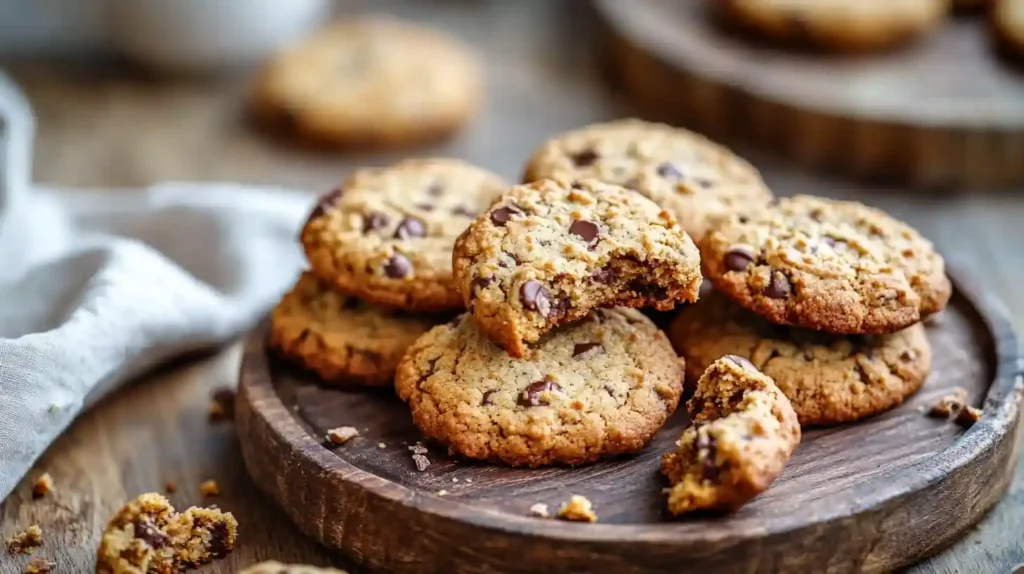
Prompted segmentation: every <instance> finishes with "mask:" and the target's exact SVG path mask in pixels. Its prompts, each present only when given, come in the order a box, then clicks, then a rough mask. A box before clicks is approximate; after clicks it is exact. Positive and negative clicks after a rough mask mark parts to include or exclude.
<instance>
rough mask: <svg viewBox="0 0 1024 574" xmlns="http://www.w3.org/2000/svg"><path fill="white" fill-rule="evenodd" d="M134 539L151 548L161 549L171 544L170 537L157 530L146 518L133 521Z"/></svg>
mask: <svg viewBox="0 0 1024 574" xmlns="http://www.w3.org/2000/svg"><path fill="white" fill-rule="evenodd" d="M135 538H138V539H139V540H141V541H143V542H145V543H146V544H148V545H150V546H152V547H153V548H163V547H165V546H167V545H168V544H170V543H171V537H170V536H168V535H167V533H165V532H163V531H161V530H160V529H159V528H157V526H156V524H154V523H153V521H152V520H151V519H150V518H149V517H147V516H143V517H142V518H139V519H138V520H136V521H135Z"/></svg>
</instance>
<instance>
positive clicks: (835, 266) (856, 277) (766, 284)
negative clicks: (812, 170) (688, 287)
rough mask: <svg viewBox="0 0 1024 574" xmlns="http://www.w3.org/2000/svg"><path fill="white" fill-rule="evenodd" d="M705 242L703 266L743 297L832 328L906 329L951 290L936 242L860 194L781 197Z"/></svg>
mask: <svg viewBox="0 0 1024 574" xmlns="http://www.w3.org/2000/svg"><path fill="white" fill-rule="evenodd" d="M700 249H701V260H702V262H703V265H704V271H705V275H706V276H707V277H708V279H710V281H711V282H712V284H714V286H715V288H716V289H718V290H720V291H722V292H723V293H725V294H726V295H728V296H729V297H730V298H731V299H732V300H734V301H736V302H737V303H739V304H740V305H741V306H743V307H746V308H747V309H750V310H751V311H754V312H755V313H757V314H759V315H761V316H763V317H765V318H767V319H768V320H770V321H772V322H773V323H779V324H786V325H793V326H798V327H805V328H808V329H815V330H819V331H827V332H830V333H848V334H869V333H873V334H877V333H891V332H894V331H898V330H900V329H903V328H905V327H907V326H909V325H911V324H913V323H916V322H918V321H920V320H921V319H922V318H924V317H926V316H928V315H930V314H932V313H937V312H939V311H941V310H942V309H943V308H944V307H945V306H946V303H947V302H948V301H949V297H950V294H951V293H952V287H951V285H950V282H949V279H948V278H947V277H946V273H945V264H944V262H943V260H942V257H941V256H939V254H938V253H937V252H936V251H935V248H934V247H933V246H932V244H931V242H929V241H928V240H927V239H925V238H923V237H921V235H920V234H919V233H918V232H917V231H915V230H914V229H913V228H911V227H910V226H909V225H906V224H905V223H902V222H900V221H897V220H896V219H894V218H892V217H890V216H889V215H887V214H885V213H883V212H882V211H879V210H877V209H873V208H870V207H867V206H865V205H862V204H860V203H856V202H848V201H836V200H830V199H823V198H818V197H811V196H806V195H804V196H797V197H793V198H786V199H780V200H778V201H777V202H776V203H775V204H773V205H772V206H771V207H769V208H765V209H761V210H757V211H752V212H750V213H747V214H741V215H733V216H728V217H725V218H722V219H721V220H719V221H717V222H716V225H715V227H713V228H712V230H711V231H709V233H708V234H707V235H706V236H705V238H704V241H703V242H701V245H700Z"/></svg>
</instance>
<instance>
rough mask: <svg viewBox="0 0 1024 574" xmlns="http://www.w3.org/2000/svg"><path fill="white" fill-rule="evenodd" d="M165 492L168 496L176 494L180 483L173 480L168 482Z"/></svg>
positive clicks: (165, 485)
mask: <svg viewBox="0 0 1024 574" xmlns="http://www.w3.org/2000/svg"><path fill="white" fill-rule="evenodd" d="M164 492H166V493H167V494H174V493H175V492H178V483H176V482H174V481H173V480H168V481H167V483H166V484H164Z"/></svg>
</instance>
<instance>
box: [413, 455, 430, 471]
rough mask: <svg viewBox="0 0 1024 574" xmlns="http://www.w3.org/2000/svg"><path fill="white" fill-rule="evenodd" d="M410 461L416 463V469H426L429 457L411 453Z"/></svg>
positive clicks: (428, 464)
mask: <svg viewBox="0 0 1024 574" xmlns="http://www.w3.org/2000/svg"><path fill="white" fill-rule="evenodd" d="M412 461H413V463H415V464H416V470H418V471H420V472H423V471H424V470H427V467H428V466H430V459H429V458H427V457H425V456H423V455H422V454H414V455H412Z"/></svg>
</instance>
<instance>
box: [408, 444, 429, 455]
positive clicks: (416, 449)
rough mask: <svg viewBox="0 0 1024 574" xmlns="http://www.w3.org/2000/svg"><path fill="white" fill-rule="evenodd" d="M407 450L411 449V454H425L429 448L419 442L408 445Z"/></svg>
mask: <svg viewBox="0 0 1024 574" xmlns="http://www.w3.org/2000/svg"><path fill="white" fill-rule="evenodd" d="M409 450H411V451H412V452H413V454H427V453H428V452H430V450H429V449H428V448H427V447H425V446H423V445H422V444H420V443H416V444H414V445H412V446H410V447H409Z"/></svg>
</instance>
